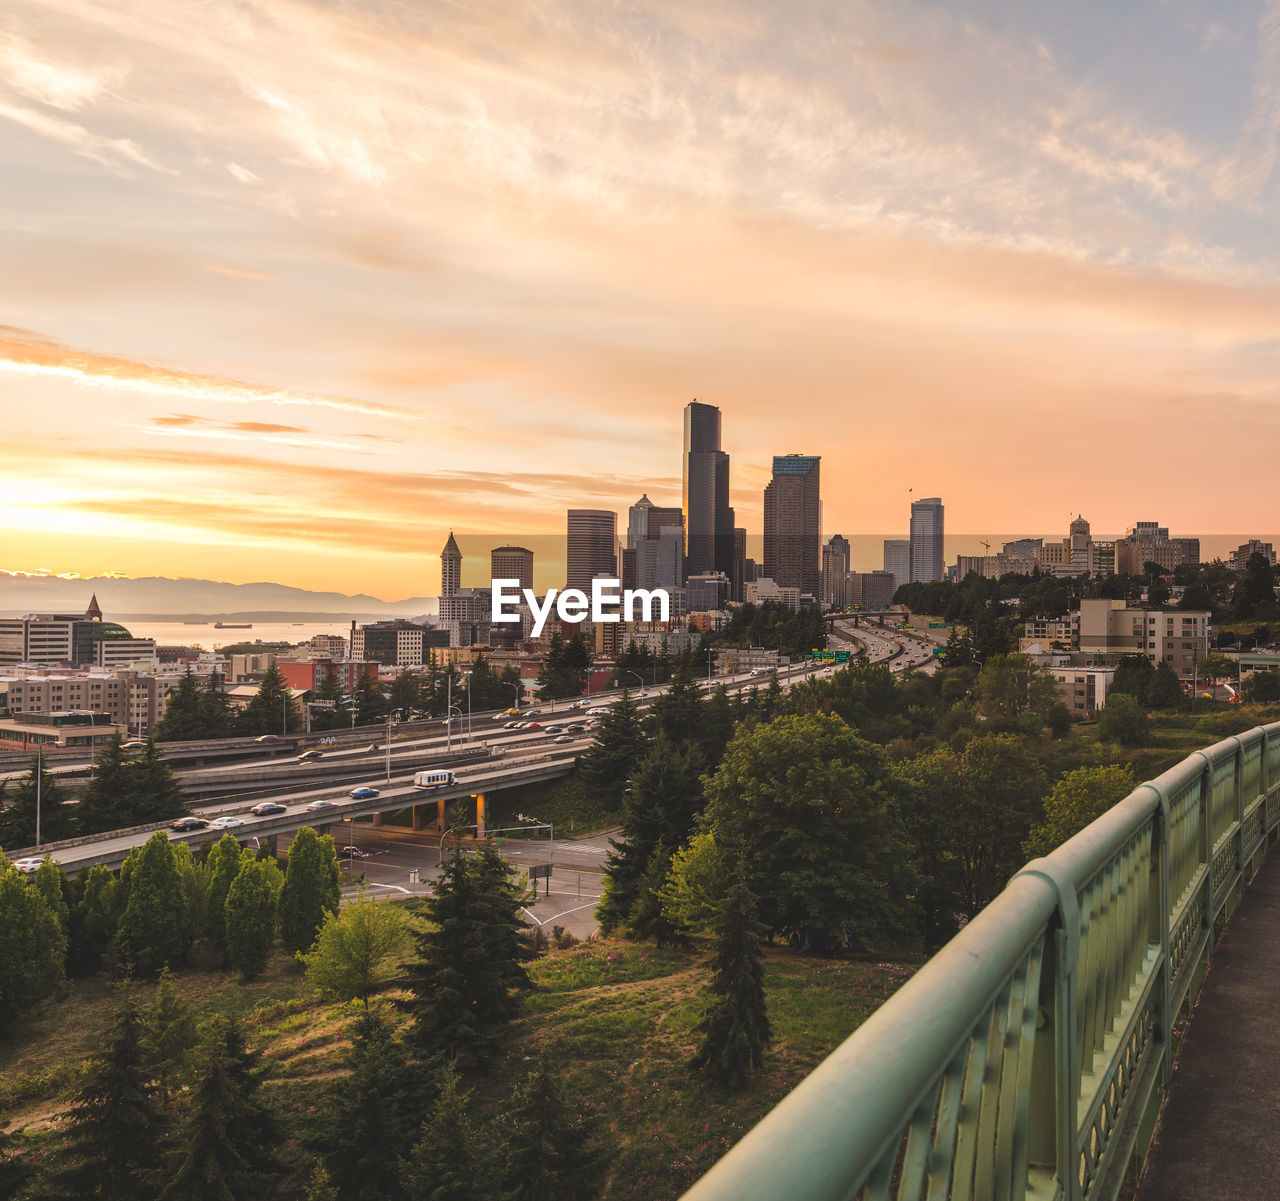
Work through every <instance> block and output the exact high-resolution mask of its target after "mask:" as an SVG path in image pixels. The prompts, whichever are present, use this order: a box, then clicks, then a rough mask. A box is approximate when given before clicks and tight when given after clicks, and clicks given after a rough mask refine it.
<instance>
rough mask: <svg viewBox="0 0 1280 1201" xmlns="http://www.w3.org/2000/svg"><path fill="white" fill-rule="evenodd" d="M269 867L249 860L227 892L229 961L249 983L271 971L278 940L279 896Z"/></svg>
mask: <svg viewBox="0 0 1280 1201" xmlns="http://www.w3.org/2000/svg"><path fill="white" fill-rule="evenodd" d="M267 873H268V865H267V864H265V863H262V862H259V861H258V860H257V859H253V858H248V859H245V860H243V861H242V862H241V864H240V871H239V872H238V873H237V874H236V878H235V879H234V880H233V881H232V882H231V887H230V889H228V890H227V904H226V913H227V958H228V959H229V960H230V962H231V966H232V967H234V968H236V969H237V970H238V971H239V972H240V974H241V975H243V976H244V978H245V979H246V980H252V979H253V978H254V977H255V976H260V975H261V974H262V973H263V972H264V971H266V968H267V959H268V958H269V957H270V955H271V944H272V942H274V941H275V933H276V905H275V894H274V891H273V889H272V885H271V880H270V878H269V876H268V874H267Z"/></svg>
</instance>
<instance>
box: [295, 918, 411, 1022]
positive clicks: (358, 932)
mask: <svg viewBox="0 0 1280 1201" xmlns="http://www.w3.org/2000/svg"><path fill="white" fill-rule="evenodd" d="M411 945H412V935H411V932H410V929H409V916H408V914H406V913H405V911H404V910H403V909H401V908H400V907H399V906H398V905H390V904H385V903H384V904H381V905H380V904H378V903H377V901H375V900H373V898H371V897H368V896H364V895H361V896H359V897H357V898H356V899H355V900H354V901H351V902H349V903H348V904H346V905H344V906H343V907H342V908H341V909H340V910H338V911H337V912H336V913H335V912H333V911H330V912H327V913H326V914H325V916H324V922H323V924H322V925H321V927H320V933H319V934H318V935H317V937H316V938H315V940H314V943H313V946H312V948H311V950H310V952H309V953H308V954H305V955H302V954H300V955H299V958H300V959H301V960H302V962H303V963H304V964H305V966H306V971H307V982H308V983H309V984H311V985H312V986H313V987H314V988H317V989H319V990H320V991H321V992H325V993H331V994H332V995H334V996H337V997H340V998H341V999H342V1000H344V1001H351V1000H355V999H357V998H358V999H359V1000H361V1001H363V1002H364V1007H365V1009H366V1010H367V1009H368V1008H369V997H370V996H371V995H372V994H373V993H375V992H377V990H378V989H379V988H381V987H382V986H383V985H384V984H386V983H387V981H389V980H393V979H395V977H396V976H397V975H399V974H400V970H401V963H402V961H403V959H404V957H405V955H406V954H408V952H409V949H410V947H411Z"/></svg>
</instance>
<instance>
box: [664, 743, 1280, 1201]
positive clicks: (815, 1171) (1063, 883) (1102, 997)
mask: <svg viewBox="0 0 1280 1201" xmlns="http://www.w3.org/2000/svg"><path fill="white" fill-rule="evenodd" d="M1278 786H1280V723H1277V724H1274V725H1269V726H1265V727H1259V728H1256V729H1254V730H1250V731H1249V732H1248V733H1245V734H1241V735H1239V736H1237V737H1233V738H1227V739H1225V740H1223V741H1222V742H1218V743H1215V744H1214V745H1213V746H1211V747H1208V748H1207V749H1205V750H1201V751H1196V752H1194V753H1193V754H1192V755H1190V756H1188V757H1187V758H1186V759H1184V760H1183V761H1182V762H1181V763H1179V764H1177V765H1176V766H1175V767H1172V768H1170V769H1169V770H1168V771H1166V772H1165V773H1164V774H1163V775H1161V776H1159V777H1157V778H1156V779H1155V780H1153V781H1151V782H1149V783H1147V784H1143V785H1141V786H1140V787H1138V788H1136V789H1135V790H1134V791H1133V792H1132V793H1130V795H1129V796H1128V797H1126V798H1125V799H1124V800H1123V801H1121V802H1120V803H1119V804H1118V805H1116V806H1115V807H1114V808H1112V809H1111V810H1109V811H1108V812H1107V813H1105V814H1104V815H1103V816H1102V817H1100V818H1098V819H1097V821H1095V822H1093V823H1092V824H1091V825H1089V826H1087V827H1086V828H1085V829H1084V830H1082V831H1081V832H1080V833H1079V834H1077V835H1075V837H1073V838H1071V839H1070V840H1069V841H1067V842H1065V843H1064V844H1063V845H1062V846H1060V847H1058V849H1057V850H1055V851H1053V852H1052V853H1051V854H1050V855H1047V856H1046V857H1044V858H1043V859H1036V860H1033V861H1032V862H1031V863H1029V864H1027V865H1026V867H1024V868H1023V869H1022V870H1021V871H1020V872H1018V874H1017V875H1016V876H1014V878H1013V879H1012V880H1011V881H1010V882H1009V885H1008V887H1007V888H1006V889H1005V890H1004V891H1003V892H1002V893H1001V894H1000V895H999V896H998V897H996V899H995V900H994V901H992V902H991V904H990V905H988V906H987V907H986V909H984V910H983V911H982V912H981V913H980V914H978V916H977V917H976V918H974V920H973V921H971V922H970V923H969V924H968V925H967V926H966V927H965V928H964V929H963V930H961V931H960V933H959V934H958V935H956V937H955V938H953V939H952V940H951V941H950V942H949V943H948V944H947V945H946V946H945V947H944V948H943V949H942V950H941V951H939V952H938V953H937V954H936V955H935V956H934V957H933V958H932V959H930V960H929V962H928V963H926V964H925V965H924V967H922V968H921V969H920V971H919V972H917V973H916V975H915V976H914V977H913V978H912V979H911V980H909V981H908V982H907V983H906V984H905V985H904V986H903V987H902V988H901V989H900V990H899V991H898V992H897V993H896V994H895V995H894V996H893V997H892V998H891V999H890V1000H889V1001H888V1002H886V1003H885V1004H884V1005H883V1006H882V1007H881V1008H880V1009H879V1010H877V1011H876V1012H875V1013H874V1014H872V1016H871V1017H870V1018H869V1019H868V1020H867V1021H866V1022H865V1023H863V1025H862V1026H861V1027H859V1029H858V1030H856V1031H855V1032H854V1033H853V1034H852V1035H850V1037H849V1038H848V1039H846V1040H845V1042H844V1043H842V1044H841V1045H840V1046H839V1047H838V1048H837V1049H836V1050H835V1051H834V1052H833V1053H832V1054H831V1055H830V1056H828V1058H827V1059H826V1060H824V1061H823V1063H822V1064H820V1065H819V1066H818V1068H817V1069H815V1071H813V1072H812V1073H811V1074H810V1075H809V1076H808V1077H807V1078H806V1079H805V1080H804V1081H803V1082H802V1083H801V1084H800V1085H799V1086H798V1087H797V1088H796V1089H795V1090H794V1091H793V1092H792V1093H791V1094H790V1095H789V1096H788V1097H787V1098H786V1099H785V1100H783V1101H782V1103H781V1104H780V1105H778V1106H777V1108H775V1109H774V1110H773V1111H772V1112H771V1113H770V1114H769V1115H768V1116H767V1117H766V1118H765V1119H764V1120H763V1121H762V1122H760V1124H759V1125H757V1126H756V1127H755V1128H754V1129H753V1130H751V1131H750V1132H749V1133H748V1134H747V1135H746V1137H744V1138H743V1139H742V1141H741V1142H740V1143H738V1145H737V1146H735V1147H734V1148H733V1149H732V1150H731V1151H730V1152H729V1153H728V1154H727V1155H726V1156H725V1157H724V1159H722V1160H721V1161H720V1162H719V1163H718V1164H717V1165H716V1166H715V1167H714V1168H712V1169H711V1171H710V1172H708V1173H707V1175H706V1176H704V1177H703V1178H702V1180H700V1181H699V1182H698V1183H697V1184H695V1185H694V1187H693V1188H692V1189H691V1190H690V1191H689V1192H688V1193H686V1194H685V1196H686V1198H688V1199H689V1201H722V1199H723V1201H730V1199H732V1201H774V1199H776V1198H778V1197H784V1196H785V1197H788V1198H791V1199H794V1201H837V1199H839V1201H850V1199H853V1198H858V1199H859V1201H888V1199H891V1198H892V1199H894V1201H908V1199H909V1201H921V1199H923V1198H926V1197H927V1198H928V1199H929V1201H937V1199H940V1198H981V1199H985V1198H1000V1199H1001V1201H1024V1199H1026V1198H1035V1199H1037V1201H1095V1199H1105V1201H1113V1199H1114V1198H1115V1197H1116V1196H1117V1194H1118V1192H1119V1190H1120V1186H1121V1184H1122V1182H1123V1180H1124V1175H1125V1170H1126V1168H1127V1165H1128V1163H1129V1160H1130V1157H1131V1155H1132V1154H1133V1153H1134V1152H1135V1151H1137V1152H1138V1153H1139V1154H1141V1153H1143V1152H1145V1150H1146V1147H1147V1144H1148V1143H1149V1142H1150V1139H1151V1134H1152V1131H1153V1129H1154V1126H1155V1120H1156V1117H1157V1116H1158V1113H1159V1109H1160V1104H1161V1101H1162V1100H1163V1092H1164V1089H1165V1087H1166V1086H1167V1085H1168V1082H1169V1077H1170V1074H1171V1072H1172V1060H1171V1054H1170V1052H1171V1031H1172V1028H1173V1023H1174V1020H1175V1018H1176V1016H1177V1014H1178V1012H1179V1010H1180V1008H1181V1006H1182V1005H1183V1002H1184V1001H1188V1000H1190V999H1191V998H1192V997H1193V996H1194V995H1195V992H1196V990H1197V989H1198V988H1199V986H1200V982H1201V980H1202V979H1203V978H1204V974H1205V972H1206V970H1207V969H1208V965H1209V960H1210V957H1211V956H1212V954H1213V943H1214V935H1215V929H1216V928H1217V926H1218V923H1220V922H1222V921H1225V919H1226V918H1227V916H1229V914H1230V911H1231V909H1232V907H1233V906H1234V905H1235V903H1236V901H1237V900H1238V898H1239V896H1240V894H1241V892H1242V891H1243V889H1244V888H1245V887H1247V885H1248V882H1249V880H1250V878H1251V877H1252V874H1253V872H1254V871H1255V870H1256V869H1257V867H1258V864H1259V863H1260V862H1261V860H1262V857H1263V855H1264V854H1265V853H1266V851H1267V849H1268V847H1269V846H1270V844H1271V843H1272V842H1274V841H1275V838H1276V826H1277V823H1278V822H1280V787H1278Z"/></svg>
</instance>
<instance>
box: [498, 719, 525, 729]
mask: <svg viewBox="0 0 1280 1201" xmlns="http://www.w3.org/2000/svg"><path fill="white" fill-rule="evenodd" d="M522 725H524V722H522V721H509V722H507V724H506V725H504V726H503V727H502V728H503V729H504V730H518V729H519V728H520V727H521V726H522Z"/></svg>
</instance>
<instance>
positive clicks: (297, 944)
mask: <svg viewBox="0 0 1280 1201" xmlns="http://www.w3.org/2000/svg"><path fill="white" fill-rule="evenodd" d="M341 898H342V892H341V888H340V885H339V882H338V859H337V855H336V853H335V851H334V846H333V839H332V838H331V837H330V836H329V835H327V834H326V835H324V836H323V837H321V836H320V835H318V834H317V833H316V832H315V831H314V830H313V829H312V828H311V827H310V826H303V827H302V828H301V829H300V830H299V831H298V832H297V834H295V835H294V838H293V842H292V843H291V844H290V846H289V861H288V866H287V867H286V869H285V877H284V889H283V890H282V892H281V893H280V937H281V940H282V941H283V942H284V949H285V950H286V951H287V952H288V953H289V954H290V955H297V954H300V953H301V952H304V951H309V950H310V949H311V945H312V943H314V942H315V940H316V935H317V934H318V933H319V931H320V927H321V925H323V923H324V919H325V915H326V914H329V913H337V912H338V903H339V901H340V900H341Z"/></svg>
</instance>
